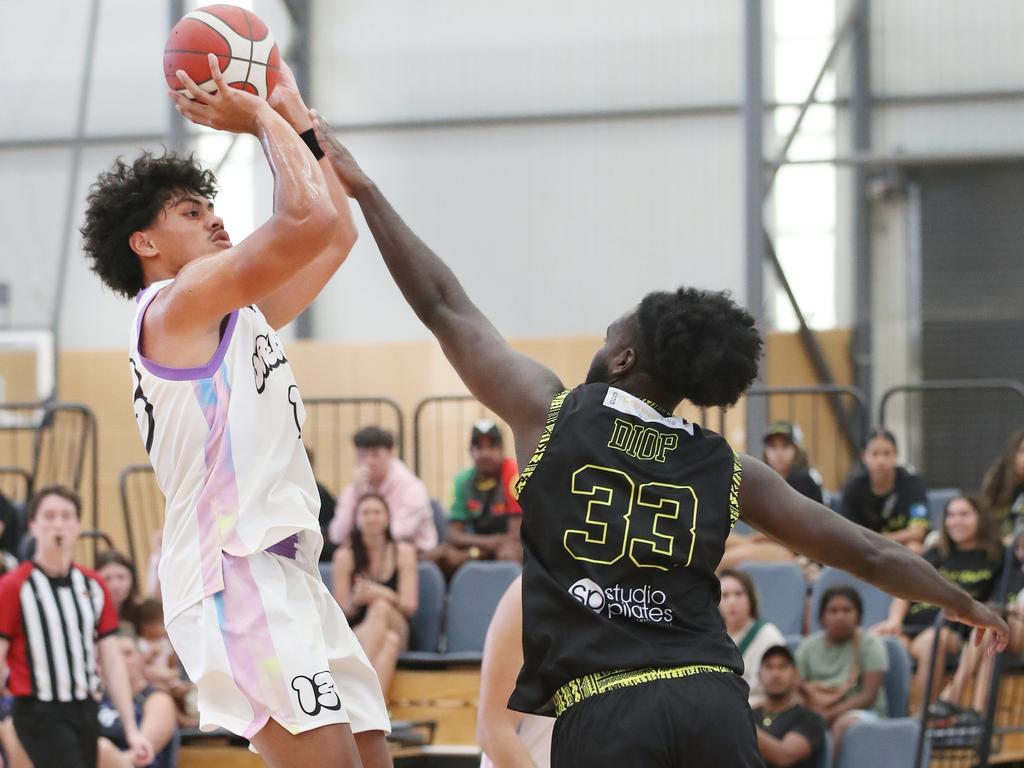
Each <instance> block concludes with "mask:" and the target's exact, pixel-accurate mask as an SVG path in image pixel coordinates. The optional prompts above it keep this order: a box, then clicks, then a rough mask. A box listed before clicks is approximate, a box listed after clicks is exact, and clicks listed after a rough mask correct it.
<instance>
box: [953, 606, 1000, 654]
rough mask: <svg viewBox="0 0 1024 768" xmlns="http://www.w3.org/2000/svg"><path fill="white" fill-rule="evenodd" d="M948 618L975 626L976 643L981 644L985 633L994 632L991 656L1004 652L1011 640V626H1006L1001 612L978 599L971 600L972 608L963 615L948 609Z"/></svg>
mask: <svg viewBox="0 0 1024 768" xmlns="http://www.w3.org/2000/svg"><path fill="white" fill-rule="evenodd" d="M946 618H948V619H950V620H951V621H959V622H960V623H961V624H966V625H967V626H969V627H975V632H974V644H975V645H981V643H982V641H983V640H984V639H985V633H986V632H990V633H991V634H992V640H991V641H990V642H989V646H988V652H989V655H990V656H994V655H995V654H997V653H1002V652H1003V651H1004V650H1006V644H1007V643H1009V642H1010V628H1009V627H1008V626H1006V622H1005V621H1003V619H1002V617H1001V616H999V614H997V613H996V612H995V611H993V610H992V609H991V608H989V607H988V606H987V605H982V604H981V603H979V602H978V601H977V600H972V601H971V605H970V608H969V609H968V610H967V612H966V613H965V614H963V615H962V616H961V615H959V614H956V613H954V612H952V611H946Z"/></svg>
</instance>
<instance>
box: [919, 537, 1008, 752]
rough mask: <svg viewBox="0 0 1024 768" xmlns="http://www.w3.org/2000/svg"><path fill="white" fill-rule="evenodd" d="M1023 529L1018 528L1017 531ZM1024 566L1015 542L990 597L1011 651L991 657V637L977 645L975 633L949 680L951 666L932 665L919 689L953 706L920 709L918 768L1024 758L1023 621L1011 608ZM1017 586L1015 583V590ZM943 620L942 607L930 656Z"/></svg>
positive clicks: (924, 696) (929, 697)
mask: <svg viewBox="0 0 1024 768" xmlns="http://www.w3.org/2000/svg"><path fill="white" fill-rule="evenodd" d="M1021 532H1022V531H1021V529H1020V528H1018V530H1017V534H1018V535H1020V534H1021ZM1021 568H1022V563H1021V562H1020V560H1018V559H1017V557H1016V553H1015V552H1014V547H1013V545H1012V544H1010V545H1007V546H1006V548H1005V550H1004V553H1003V567H1002V569H1001V570H1000V573H1001V577H1000V578H999V580H998V582H997V584H996V588H995V590H994V592H993V594H992V596H991V598H990V601H989V602H990V604H991V605H993V606H996V608H997V610H1001V611H1002V615H1003V618H1004V619H1006V620H1007V623H1008V624H1009V625H1010V644H1009V646H1008V648H1007V650H1006V651H1005V652H1004V653H1002V654H999V655H997V656H994V657H993V656H990V655H989V654H988V650H987V647H986V646H987V642H988V638H986V645H983V646H974V644H973V639H974V638H973V637H972V638H971V639H970V640H968V641H965V643H964V648H963V651H962V652H961V654H960V656H959V658H957V659H956V660H955V663H954V664H953V666H952V672H953V674H952V677H950V678H949V679H948V680H947V679H946V678H947V667H948V664H943V665H941V666H940V668H939V670H936V668H935V666H934V665H933V666H932V669H931V671H930V673H929V675H928V679H927V682H926V683H925V690H924V691H923V692H921V691H919V692H918V693H919V695H921V697H922V700H923V701H924V702H928V701H930V700H932V699H934V698H939V699H941V700H943V701H945V702H947V703H950V704H953V705H955V709H954V710H952V711H951V712H946V713H930V712H929V711H928V707H927V706H926V705H925V706H922V707H921V712H920V718H921V728H920V731H919V735H918V744H917V750H916V758H915V761H914V766H915V768H925V767H926V766H927V768H974V767H978V768H986V766H989V765H993V764H1005V763H1011V762H1024V619H1022V617H1021V615H1020V613H1019V611H1013V610H1010V609H1009V608H1008V607H1007V606H1008V603H1010V602H1011V601H1010V598H1012V597H1015V594H1011V590H1010V585H1011V584H1013V581H1014V580H1013V578H1012V577H1013V575H1014V574H1015V573H1018V574H1019V571H1020V570H1021ZM1018 586H1019V585H1016V584H1014V589H1016V588H1017V587H1018ZM944 624H945V616H944V615H943V612H942V611H940V612H939V615H938V616H936V617H935V622H934V624H933V625H932V626H933V628H934V630H935V638H934V641H933V642H932V658H935V654H936V653H937V652H938V648H939V642H940V637H939V630H940V629H941V628H942V627H943V626H944ZM949 661H951V660H948V659H947V662H949ZM937 671H938V674H939V675H940V678H939V679H936V673H937ZM944 684H945V685H944ZM940 686H944V687H941V688H940Z"/></svg>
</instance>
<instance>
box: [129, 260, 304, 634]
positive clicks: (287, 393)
mask: <svg viewBox="0 0 1024 768" xmlns="http://www.w3.org/2000/svg"><path fill="white" fill-rule="evenodd" d="M171 282H172V281H171V280H165V281H162V282H158V283H154V284H152V285H150V286H149V287H148V288H146V289H145V290H144V291H143V292H142V293H141V294H139V296H138V298H137V299H136V301H137V302H138V310H137V311H136V314H135V322H134V324H133V328H132V345H131V357H130V363H131V374H132V386H133V390H134V391H133V393H132V398H133V400H134V408H135V418H136V421H137V422H138V424H139V431H140V433H141V435H142V441H143V444H144V445H145V447H146V452H147V453H148V454H149V460H150V463H152V465H153V470H154V471H155V473H156V480H157V483H158V484H159V485H160V489H161V490H162V491H163V493H164V496H165V498H166V500H167V506H166V518H165V520H164V534H163V550H162V553H161V557H160V566H159V575H160V591H161V596H162V599H163V602H164V620H165V622H169V621H171V619H173V618H174V617H175V616H176V615H177V614H178V613H180V612H181V611H183V610H184V609H186V608H188V607H189V606H190V605H193V604H195V603H197V602H199V601H200V600H202V599H203V598H204V597H208V596H210V595H213V594H215V593H216V592H219V591H220V590H221V589H223V584H224V582H223V575H222V573H221V552H227V553H229V554H231V555H236V556H243V555H249V554H252V553H254V552H260V551H262V550H265V549H267V548H268V547H270V546H271V545H273V544H275V543H277V542H279V541H281V540H283V539H286V538H288V537H289V536H290V535H292V534H293V533H299V532H301V531H310V532H311V533H313V534H315V536H316V538H317V540H319V536H320V527H319V521H318V514H319V509H320V497H319V495H318V493H317V489H316V482H315V481H314V479H313V471H312V469H311V468H310V465H309V459H308V458H307V456H306V452H305V448H304V446H303V443H302V440H301V432H302V424H303V422H304V421H305V418H306V413H305V409H304V408H303V405H302V398H301V397H300V395H299V389H298V387H297V386H296V385H295V378H294V376H293V375H292V371H291V367H290V366H289V364H288V360H287V358H285V356H284V350H283V349H282V348H281V342H280V341H279V340H278V338H277V334H276V333H275V332H274V329H273V328H271V327H270V325H269V324H268V323H267V321H266V318H264V317H263V313H262V312H260V311H259V309H257V308H256V307H254V306H249V307H243V308H242V309H239V310H235V311H234V312H232V313H231V314H230V315H228V317H227V318H226V322H225V325H224V326H223V327H222V333H221V341H220V344H219V346H218V347H217V351H216V352H215V353H214V355H213V357H212V358H211V359H210V361H209V363H208V364H207V365H205V366H203V367H202V368H168V367H166V366H162V365H159V364H158V363H155V362H153V361H151V360H147V359H146V358H145V357H144V356H143V355H142V353H141V351H140V350H139V335H140V332H141V328H142V318H143V316H144V315H145V312H146V309H147V308H148V307H149V304H150V302H151V301H152V300H153V298H154V297H155V296H156V295H157V293H159V292H160V290H161V289H162V288H165V287H167V286H168V285H170V283H171ZM303 538H306V537H305V536H304V537H303ZM317 554H319V553H317Z"/></svg>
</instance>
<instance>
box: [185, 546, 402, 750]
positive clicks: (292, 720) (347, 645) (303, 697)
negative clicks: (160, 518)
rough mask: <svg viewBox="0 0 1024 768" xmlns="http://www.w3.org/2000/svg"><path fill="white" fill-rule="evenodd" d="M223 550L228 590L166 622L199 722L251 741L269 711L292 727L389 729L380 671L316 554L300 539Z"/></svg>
mask: <svg viewBox="0 0 1024 768" xmlns="http://www.w3.org/2000/svg"><path fill="white" fill-rule="evenodd" d="M293 539H294V537H293ZM282 553H284V554H282ZM222 557H223V568H224V589H223V591H221V592H218V593H216V594H214V595H211V596H210V597H207V598H205V599H203V600H202V601H201V602H199V603H196V604H195V605H193V606H191V607H190V608H187V609H186V610H185V611H184V612H182V613H181V614H179V615H178V616H176V617H174V618H173V619H171V621H170V623H169V624H168V625H167V634H168V635H169V637H170V640H171V644H172V645H173V646H174V650H175V652H176V653H177V654H178V658H180V659H181V662H182V665H183V666H184V667H185V671H186V672H187V673H188V676H189V677H190V678H191V679H192V681H193V682H194V683H195V684H196V686H197V687H198V693H199V727H200V729H201V730H213V729H215V728H217V727H221V728H225V729H227V730H229V731H231V732H232V733H236V734H238V735H240V736H242V737H244V738H247V739H251V738H252V737H253V736H254V735H255V734H257V733H259V731H260V730H261V729H262V728H263V726H265V725H266V724H267V721H268V720H269V719H270V718H273V719H274V720H275V721H277V722H278V723H279V724H280V725H281V726H283V727H284V728H285V729H287V730H288V731H290V732H291V733H296V734H297V733H302V732H303V731H308V730H311V729H313V728H319V727H320V726H323V725H329V724H332V723H349V724H350V725H351V728H352V732H353V733H361V732H363V731H384V732H385V733H388V732H390V730H391V725H390V720H389V718H388V712H387V707H386V705H385V704H384V697H383V695H382V694H381V689H380V683H379V681H378V680H377V675H376V673H375V672H374V671H373V668H372V667H371V666H370V662H369V661H368V660H367V658H366V654H365V653H364V652H363V649H362V648H361V647H360V645H359V641H358V640H356V637H355V635H354V634H353V633H352V630H351V629H350V628H349V626H348V622H347V621H346V620H345V615H344V614H343V613H342V611H341V609H340V608H339V607H338V604H337V602H335V600H334V598H333V597H332V596H331V593H330V592H329V591H328V590H327V588H326V587H325V586H324V584H323V582H322V581H321V579H320V574H319V571H318V569H317V564H316V562H315V559H314V558H312V557H310V556H309V555H308V553H306V552H303V551H301V550H300V551H298V552H296V549H295V542H294V540H286V541H285V542H281V543H279V544H277V545H275V546H274V547H272V548H271V549H270V550H268V551H265V552H259V553H257V554H254V555H249V556H247V557H233V556H231V555H228V554H227V553H222Z"/></svg>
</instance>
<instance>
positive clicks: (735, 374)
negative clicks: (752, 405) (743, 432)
mask: <svg viewBox="0 0 1024 768" xmlns="http://www.w3.org/2000/svg"><path fill="white" fill-rule="evenodd" d="M636 318H637V323H638V325H639V329H640V347H641V350H642V352H641V355H640V364H641V365H642V366H643V367H644V368H645V369H646V370H647V372H648V373H650V374H651V375H652V376H654V378H655V379H657V380H658V381H659V382H661V384H662V385H663V386H664V387H666V388H667V389H668V390H669V391H671V392H673V393H675V394H677V395H678V396H679V397H680V398H684V399H686V400H689V401H690V402H691V403H693V404H694V405H701V406H727V405H732V404H733V403H735V402H736V401H737V400H738V399H739V397H740V395H742V394H743V393H744V392H745V391H746V389H747V387H749V386H750V385H751V383H752V382H753V381H754V379H756V378H757V366H758V362H759V361H760V359H761V348H762V346H763V342H762V341H761V334H760V333H758V331H757V328H755V327H754V318H753V317H752V316H751V315H750V313H749V312H747V311H746V310H745V309H743V307H741V306H739V305H738V304H736V302H734V301H733V300H732V299H731V298H730V297H729V293H728V292H725V291H703V290H700V289H697V288H680V289H679V290H677V291H675V292H674V293H669V292H667V291H655V292H653V293H649V294H647V295H646V296H645V297H644V298H643V300H642V301H641V302H640V306H639V308H638V309H637V312H636Z"/></svg>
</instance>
